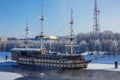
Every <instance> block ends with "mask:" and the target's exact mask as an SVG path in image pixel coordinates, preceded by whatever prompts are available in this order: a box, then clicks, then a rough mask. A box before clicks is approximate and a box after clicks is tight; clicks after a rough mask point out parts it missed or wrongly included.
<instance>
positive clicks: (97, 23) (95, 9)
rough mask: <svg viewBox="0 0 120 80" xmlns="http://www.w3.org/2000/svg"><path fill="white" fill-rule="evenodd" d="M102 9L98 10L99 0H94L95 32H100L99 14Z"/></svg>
mask: <svg viewBox="0 0 120 80" xmlns="http://www.w3.org/2000/svg"><path fill="white" fill-rule="evenodd" d="M99 13H100V10H98V6H97V0H95V2H94V14H93V33H94V32H97V33H98V32H100V25H99V20H98V18H99V17H98V16H99Z"/></svg>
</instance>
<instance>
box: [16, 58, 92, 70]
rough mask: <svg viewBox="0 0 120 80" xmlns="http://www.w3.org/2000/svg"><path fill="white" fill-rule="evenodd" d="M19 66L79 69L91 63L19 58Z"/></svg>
mask: <svg viewBox="0 0 120 80" xmlns="http://www.w3.org/2000/svg"><path fill="white" fill-rule="evenodd" d="M17 62H18V63H19V64H25V65H33V66H40V67H47V68H62V69H78V68H87V65H88V64H89V63H90V62H91V60H88V61H79V60H49V59H35V58H19V60H18V61H17Z"/></svg>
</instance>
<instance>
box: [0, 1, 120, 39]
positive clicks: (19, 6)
mask: <svg viewBox="0 0 120 80" xmlns="http://www.w3.org/2000/svg"><path fill="white" fill-rule="evenodd" d="M42 3H43V4H44V12H45V21H44V33H45V34H46V35H67V34H68V33H69V31H68V30H69V27H70V25H69V21H70V10H71V8H73V11H74V31H75V33H76V34H77V33H79V32H90V31H92V27H93V8H94V0H0V37H23V38H24V33H25V27H26V19H27V16H28V17H29V30H30V32H29V33H30V34H29V37H34V36H35V35H38V34H39V33H40V21H39V17H40V15H41V4H42ZM98 7H99V10H100V27H101V31H104V30H112V31H114V32H120V0H98Z"/></svg>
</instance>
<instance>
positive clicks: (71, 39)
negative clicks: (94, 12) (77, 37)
mask: <svg viewBox="0 0 120 80" xmlns="http://www.w3.org/2000/svg"><path fill="white" fill-rule="evenodd" d="M73 24H74V23H73V10H72V9H71V20H70V25H71V26H70V54H73V40H74V36H73V34H74V32H73Z"/></svg>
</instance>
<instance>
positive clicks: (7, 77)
mask: <svg viewBox="0 0 120 80" xmlns="http://www.w3.org/2000/svg"><path fill="white" fill-rule="evenodd" d="M19 77H22V75H20V74H16V73H11V72H0V80H15V79H17V78H19Z"/></svg>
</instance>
